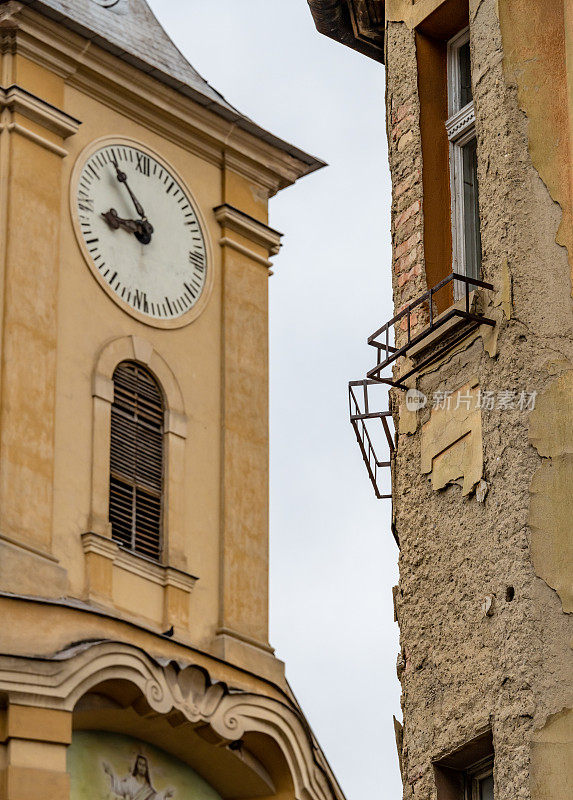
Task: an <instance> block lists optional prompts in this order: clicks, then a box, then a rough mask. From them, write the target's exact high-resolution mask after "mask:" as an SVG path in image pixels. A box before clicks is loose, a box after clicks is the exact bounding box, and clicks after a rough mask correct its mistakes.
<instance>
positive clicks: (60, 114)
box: [0, 84, 81, 139]
mask: <svg viewBox="0 0 573 800" xmlns="http://www.w3.org/2000/svg"><path fill="white" fill-rule="evenodd" d="M5 108H7V109H9V110H10V111H12V112H13V113H17V114H21V115H22V116H23V117H26V118H27V119H29V120H31V121H32V122H35V123H37V124H38V125H41V126H42V127H44V128H46V130H48V131H51V132H52V133H55V134H57V135H58V136H61V137H62V139H67V138H68V137H70V136H73V135H74V134H75V133H77V132H78V130H79V127H80V125H81V122H80V121H79V120H78V119H75V117H72V116H70V115H69V114H66V113H65V112H64V111H61V110H60V109H59V108H56V106H53V105H51V103H47V102H46V101H45V100H42V98H40V97H37V96H36V95H35V94H32V93H31V92H28V91H26V89H23V88H22V87H21V86H18V85H17V84H13V85H12V86H8V87H7V88H3V87H1V86H0V110H4V109H5Z"/></svg>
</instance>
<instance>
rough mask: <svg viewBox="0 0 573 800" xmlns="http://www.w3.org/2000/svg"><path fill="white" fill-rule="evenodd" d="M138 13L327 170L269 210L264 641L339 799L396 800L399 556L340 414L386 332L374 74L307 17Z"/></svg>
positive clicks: (276, 6) (261, 6)
mask: <svg viewBox="0 0 573 800" xmlns="http://www.w3.org/2000/svg"><path fill="white" fill-rule="evenodd" d="M148 2H150V5H151V6H152V8H153V10H154V11H155V13H156V14H157V16H158V17H159V19H160V21H161V22H162V23H163V25H164V26H165V28H166V29H167V31H168V32H169V33H170V35H171V37H172V38H173V40H174V41H175V42H176V44H177V45H178V46H179V47H180V49H181V50H182V51H183V52H184V53H185V55H186V56H187V57H188V59H189V61H191V63H192V64H193V66H194V67H195V68H196V69H197V70H199V72H200V73H201V74H202V75H203V76H204V77H205V78H206V79H207V80H208V81H209V82H210V83H211V84H212V85H213V86H214V87H215V88H216V89H218V90H219V91H221V92H222V93H223V94H224V95H225V97H226V98H227V99H228V100H229V102H231V103H232V104H233V105H235V106H237V107H238V108H239V109H240V110H241V111H242V112H244V113H246V114H248V115H249V116H251V117H252V118H253V119H255V121H256V122H258V123H259V124H260V125H263V126H264V127H266V128H268V129H269V130H271V131H272V132H273V133H275V134H277V135H279V136H281V137H282V138H284V139H287V140H288V141H290V142H292V143H293V144H296V145H297V146H299V147H301V148H303V149H305V150H307V151H308V152H310V153H312V154H313V155H316V156H319V157H320V158H322V159H324V160H325V161H327V162H328V163H329V165H330V166H329V167H328V168H326V169H324V170H322V171H321V172H319V173H316V174H314V175H311V176H309V177H307V178H304V179H303V180H302V181H300V182H299V183H298V184H296V185H295V186H293V187H291V188H289V189H287V190H285V191H284V192H282V193H281V194H280V195H278V196H277V197H276V198H274V199H273V200H272V201H271V209H270V212H271V217H270V223H271V225H272V226H273V227H275V228H278V229H279V230H281V231H283V232H284V233H285V240H284V247H283V250H282V251H281V254H280V255H279V256H278V257H277V258H276V259H275V275H274V276H273V277H272V278H271V280H270V293H271V295H270V296H271V311H270V337H271V387H270V390H271V642H272V644H273V645H274V647H276V649H277V655H278V656H279V658H282V659H283V660H285V661H286V664H287V676H288V678H289V681H290V683H291V685H292V687H293V689H294V691H295V693H296V695H297V697H298V699H299V701H300V703H301V705H302V707H303V709H304V711H305V713H306V715H307V718H308V720H309V722H310V724H311V725H312V727H313V729H314V731H315V733H316V735H317V737H318V739H319V741H320V743H321V745H322V747H323V749H324V751H325V753H326V756H327V757H328V759H329V761H330V763H331V765H332V767H333V769H334V772H335V774H336V776H337V778H338V780H339V782H340V784H341V786H342V788H343V790H344V792H345V793H346V797H347V798H348V800H372V798H398V797H400V796H401V785H400V779H399V773H398V761H397V756H396V747H395V743H394V730H393V724H392V714H396V716H398V717H400V703H399V694H400V690H399V684H398V681H397V678H396V669H395V664H396V655H397V652H398V631H397V626H396V624H395V623H394V622H393V611H392V586H393V585H394V584H395V583H397V569H396V561H397V555H398V553H397V548H396V546H395V544H394V540H393V538H392V534H391V532H390V504H389V502H388V501H387V500H376V499H375V497H374V494H373V491H372V488H371V486H370V483H369V480H368V477H367V474H366V470H365V467H364V465H363V463H362V460H361V456H360V453H359V450H358V446H357V444H356V441H355V439H354V435H353V432H352V428H351V426H350V423H349V421H348V407H347V383H348V381H349V380H350V379H358V378H362V377H363V376H364V374H365V372H366V370H367V369H368V368H369V367H370V366H372V364H373V361H372V356H373V353H374V351H373V349H372V348H370V347H368V346H367V344H366V338H367V336H368V335H369V334H370V333H371V332H372V331H373V330H375V329H376V328H378V327H379V326H380V325H382V324H383V323H384V322H386V321H387V320H388V319H389V318H390V317H391V316H392V304H391V283H390V234H389V224H390V223H389V215H390V182H389V174H388V167H387V155H386V137H385V123H384V72H383V68H382V67H381V66H380V65H379V64H375V63H374V62H373V61H370V60H368V59H366V58H364V57H362V56H359V55H358V54H357V53H354V52H353V51H351V50H349V49H348V48H345V47H343V46H342V45H339V44H336V43H334V42H331V41H330V40H328V39H326V38H324V37H322V36H320V35H319V34H318V33H317V32H316V30H315V28H314V24H313V21H312V17H311V14H310V11H309V9H308V6H307V2H306V0H219V1H218V2H217V3H214V2H212V0H148Z"/></svg>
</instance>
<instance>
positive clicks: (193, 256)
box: [189, 250, 205, 272]
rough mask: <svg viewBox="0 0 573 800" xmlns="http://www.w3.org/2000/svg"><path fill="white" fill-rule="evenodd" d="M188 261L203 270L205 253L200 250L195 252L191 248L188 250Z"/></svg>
mask: <svg viewBox="0 0 573 800" xmlns="http://www.w3.org/2000/svg"><path fill="white" fill-rule="evenodd" d="M189 261H190V262H191V263H192V264H193V265H194V266H195V267H196V268H197V269H198V270H199V271H200V272H203V270H204V269H205V253H202V252H201V251H199V252H195V251H193V250H191V251H190V252H189Z"/></svg>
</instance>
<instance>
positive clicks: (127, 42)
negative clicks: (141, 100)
mask: <svg viewBox="0 0 573 800" xmlns="http://www.w3.org/2000/svg"><path fill="white" fill-rule="evenodd" d="M4 1H5V0H0V4H1V3H2V2H4ZM20 2H21V3H23V4H24V5H27V6H29V7H30V8H32V9H34V10H36V11H38V12H40V13H42V14H44V15H46V16H48V17H50V18H52V19H54V20H56V21H57V22H60V23H61V24H63V25H66V27H68V28H70V29H71V30H74V31H75V32H77V33H78V34H80V35H81V36H84V37H86V38H87V39H89V40H90V41H92V42H94V44H97V45H98V46H99V47H101V48H102V49H104V50H107V51H108V52H110V53H113V54H114V55H115V56H117V57H118V58H121V59H122V60H123V61H126V62H127V63H129V64H132V65H133V66H135V67H137V68H138V69H140V70H142V71H143V72H145V73H146V74H148V75H150V76H152V77H154V78H156V79H157V80H158V81H160V82H161V83H163V84H166V85H167V86H170V87H171V88H173V89H175V90H176V91H178V92H180V93H181V94H184V95H186V96H187V97H190V98H191V99H193V100H194V101H195V102H197V103H199V104H201V105H202V106H205V107H206V108H209V109H210V110H211V111H213V112H214V113H215V114H218V115H219V116H221V117H224V118H225V119H227V120H229V121H231V122H234V123H235V124H236V125H237V126H238V127H239V128H242V129H243V130H246V131H248V132H249V133H252V134H253V135H254V136H257V137H258V138H259V139H262V140H263V141H266V142H267V143H268V144H270V145H272V146H274V147H277V148H278V149H279V150H282V151H284V152H286V153H288V154H289V155H291V156H293V157H294V158H296V159H298V160H299V161H302V162H303V163H304V164H306V165H308V172H312V171H313V170H315V169H319V168H320V167H322V166H324V164H323V162H322V161H320V160H318V159H316V158H314V157H313V156H310V155H308V154H307V153H304V152H303V151H302V150H299V149H298V148H297V147H294V146H293V145H291V144H288V143H287V142H285V141H283V140H282V139H280V138H278V137H276V136H274V135H273V134H271V133H269V131H267V130H265V129H264V128H261V127H260V126H259V125H257V124H256V123H255V122H253V121H252V120H251V119H250V118H249V117H247V116H245V115H244V114H242V113H241V112H240V111H238V110H237V109H236V108H234V106H232V105H231V104H230V103H228V102H227V100H225V98H224V97H223V95H222V94H220V93H219V92H217V91H216V90H215V89H214V88H213V87H212V86H211V85H210V84H209V83H208V82H207V81H206V80H205V79H204V78H203V77H202V76H201V75H200V74H199V73H198V72H197V70H196V69H195V68H194V67H193V66H192V65H191V64H190V63H189V62H188V61H187V59H186V58H185V56H184V55H183V54H182V53H181V51H180V50H179V49H178V48H177V47H176V45H175V44H174V43H173V42H172V41H171V39H170V38H169V36H168V35H167V33H166V32H165V30H164V29H163V27H162V26H161V24H160V23H159V21H158V20H157V18H156V17H155V15H154V13H153V12H152V10H151V9H150V7H149V5H148V4H147V2H146V0H20Z"/></svg>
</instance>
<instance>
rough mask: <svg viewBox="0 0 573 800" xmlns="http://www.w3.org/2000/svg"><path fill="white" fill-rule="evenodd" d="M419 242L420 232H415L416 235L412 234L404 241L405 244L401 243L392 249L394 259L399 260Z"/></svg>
mask: <svg viewBox="0 0 573 800" xmlns="http://www.w3.org/2000/svg"><path fill="white" fill-rule="evenodd" d="M419 241H420V231H416V233H414V234H412V236H410V237H409V238H408V239H406V241H405V242H402V244H399V245H398V246H397V247H396V248H395V249H394V258H400V257H401V256H403V255H404V253H407V252H408V251H409V250H411V249H412V248H414V247H416V245H417V244H418V242H419Z"/></svg>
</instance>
